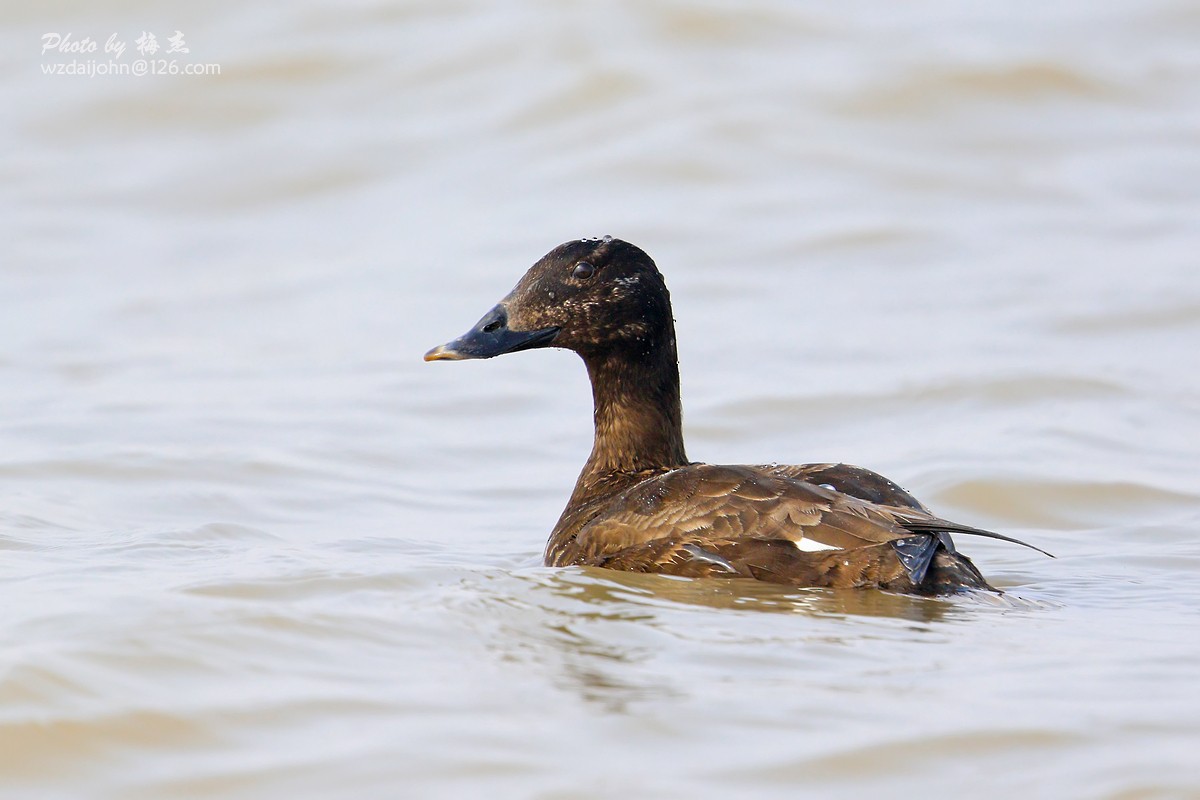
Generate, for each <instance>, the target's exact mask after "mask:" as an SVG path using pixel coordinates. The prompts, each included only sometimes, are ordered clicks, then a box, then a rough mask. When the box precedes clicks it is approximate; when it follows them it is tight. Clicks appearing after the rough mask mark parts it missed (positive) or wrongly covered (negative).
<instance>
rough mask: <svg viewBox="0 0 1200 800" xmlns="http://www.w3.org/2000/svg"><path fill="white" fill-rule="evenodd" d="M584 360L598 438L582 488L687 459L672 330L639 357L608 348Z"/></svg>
mask: <svg viewBox="0 0 1200 800" xmlns="http://www.w3.org/2000/svg"><path fill="white" fill-rule="evenodd" d="M584 362H585V363H586V364H587V369H588V377H589V378H591V381H592V400H593V403H594V421H595V427H596V438H595V442H594V443H593V445H592V454H591V455H590V456H589V457H588V460H587V463H586V464H585V465H584V468H583V472H582V473H581V474H580V476H579V482H578V483H577V484H576V487H575V488H576V492H577V493H579V492H581V491H586V489H587V487H589V486H595V485H596V484H598V483H602V482H605V479H607V478H611V477H614V476H616V475H619V474H627V473H636V472H642V471H645V470H654V469H673V468H675V467H681V466H683V465H685V464H687V463H688V460H687V454H686V453H685V452H684V449H683V423H682V416H683V415H682V411H681V409H680V403H679V362H678V357H677V356H676V350H675V336H674V332H673V331H671V330H669V329H668V330H667V331H665V332H664V336H663V341H662V342H660V343H659V344H658V345H657V346H651V347H648V348H645V349H642V350H640V351H639V352H637V353H636V355H634V356H631V354H630V353H629V352H621V351H618V352H609V353H605V354H603V355H594V356H592V355H585V356H584Z"/></svg>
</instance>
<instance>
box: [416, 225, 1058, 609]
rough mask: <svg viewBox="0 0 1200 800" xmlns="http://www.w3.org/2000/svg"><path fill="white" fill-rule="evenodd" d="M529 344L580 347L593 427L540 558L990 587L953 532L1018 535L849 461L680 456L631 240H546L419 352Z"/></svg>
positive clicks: (919, 590)
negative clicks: (453, 328) (495, 291)
mask: <svg viewBox="0 0 1200 800" xmlns="http://www.w3.org/2000/svg"><path fill="white" fill-rule="evenodd" d="M536 347H562V348H566V349H568V350H574V351H575V352H576V353H578V354H579V355H580V356H581V357H582V358H583V361H584V363H585V364H586V365H587V370H588V376H589V377H590V378H591V382H592V397H593V400H594V404H595V427H596V438H595V443H594V445H593V446H592V453H591V455H590V456H589V457H588V460H587V463H586V464H584V467H583V471H582V472H581V473H580V475H579V480H578V481H577V482H576V483H575V490H574V491H573V492H572V493H571V499H570V500H569V501H568V502H567V507H566V509H565V510H564V511H563V513H562V516H561V517H560V518H559V520H558V523H557V524H556V525H555V526H554V531H553V532H552V533H551V534H550V541H549V542H548V543H547V544H546V552H545V562H546V564H547V566H569V565H573V564H579V565H590V566H596V567H607V568H609V569H619V570H626V571H629V572H654V573H662V574H667V575H681V576H688V577H705V576H724V577H746V578H756V579H758V580H761V581H770V582H773V583H781V584H789V585H792V586H826V587H832V588H879V589H887V590H891V591H896V592H909V593H916V594H942V593H947V592H953V591H958V590H962V589H988V590H991V591H996V590H995V589H993V588H992V587H991V586H989V585H988V583H987V581H986V580H984V578H983V575H981V574H980V572H979V570H978V569H976V568H975V565H974V564H972V563H971V560H970V559H969V558H967V557H966V556H964V555H962V554H961V553H959V552H958V551H957V550H956V549H955V546H954V541H953V540H952V539H951V537H950V534H951V533H963V534H974V535H978V536H988V537H991V538H993V539H1003V540H1004V541H1009V542H1015V543H1017V544H1024V543H1023V542H1018V541H1017V540H1015V539H1010V538H1009V537H1007V536H1002V535H1000V534H997V533H992V532H990V531H984V530H980V529H978V528H971V527H968V526H966V525H959V524H957V523H953V522H948V521H946V520H944V519H940V518H939V517H936V516H934V515H933V514H931V513H930V512H929V511H928V510H927V509H926V508H925V507H924V506H923V505H921V504H920V503H919V502H917V500H916V499H914V498H913V497H912V496H911V495H910V494H908V492H906V491H904V490H903V489H901V488H900V487H899V486H897V485H896V484H894V483H892V482H891V481H889V480H888V479H886V478H884V477H883V476H882V475H879V474H877V473H874V472H871V471H870V470H866V469H862V468H861V467H853V466H849V465H846V464H804V465H800V466H776V465H771V466H716V465H713V464H702V463H697V462H694V461H690V460H688V457H687V454H686V453H685V452H684V448H683V429H682V425H681V411H680V404H679V366H678V357H677V355H676V349H675V323H674V320H673V319H672V316H671V299H670V294H669V293H668V292H667V287H666V284H665V283H664V282H663V278H662V275H661V274H659V271H658V269H657V267H655V265H654V262H653V261H652V260H651V259H650V256H648V255H646V253H645V252H643V251H642V250H641V249H639V248H637V247H635V246H634V245H632V244H629V243H628V242H624V241H621V240H620V239H613V238H612V237H608V236H606V237H604V238H602V239H581V240H578V241H573V242H567V243H566V244H562V245H559V246H558V247H556V248H554V249H553V250H551V251H550V252H549V253H547V254H546V255H545V256H544V257H543V258H542V259H541V260H540V261H538V262H537V263H536V264H534V265H533V267H531V268H530V270H529V271H528V272H527V273H525V277H523V278H521V281H520V283H518V284H517V286H516V288H515V289H513V290H512V292H511V293H509V295H508V296H507V297H505V298H504V299H503V300H501V301H500V303H499V304H498V305H497V306H496V307H495V308H493V309H492V310H491V311H489V312H488V313H487V314H486V315H484V317H483V319H481V320H479V322H478V323H477V324H476V325H475V327H474V328H472V329H471V330H470V331H468V332H467V333H466V334H464V335H463V336H460V337H459V338H457V339H455V340H454V341H452V342H448V343H447V344H444V345H441V346H439V347H435V348H433V349H432V350H430V351H429V352H428V353H426V354H425V360H426V361H441V360H450V361H454V360H460V359H468V358H491V357H493V356H498V355H502V354H504V353H514V352H517V351H519V350H530V349H533V348H536ZM1027 546H1031V545H1027ZM1034 549H1037V548H1034ZM1042 552H1044V551H1042Z"/></svg>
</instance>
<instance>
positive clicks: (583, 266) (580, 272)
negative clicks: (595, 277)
mask: <svg viewBox="0 0 1200 800" xmlns="http://www.w3.org/2000/svg"><path fill="white" fill-rule="evenodd" d="M595 271H596V268H595V267H593V266H592V265H591V264H589V263H588V262H586V261H580V262H579V263H578V264H576V265H575V269H573V270H572V271H571V277H573V278H578V279H579V280H581V281H586V280H587V279H588V278H590V277H592V274H593V273H594V272H595Z"/></svg>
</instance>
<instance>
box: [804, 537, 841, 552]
mask: <svg viewBox="0 0 1200 800" xmlns="http://www.w3.org/2000/svg"><path fill="white" fill-rule="evenodd" d="M792 544H794V545H796V549H797V550H803V551H804V552H805V553H815V552H817V551H818V550H841V549H842V548H840V547H834V546H833V545H831V544H825V543H824V542H815V541H813V540H812V539H804V538H800V539H793V540H792Z"/></svg>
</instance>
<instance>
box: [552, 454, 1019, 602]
mask: <svg viewBox="0 0 1200 800" xmlns="http://www.w3.org/2000/svg"><path fill="white" fill-rule="evenodd" d="M842 466H843V465H832V466H831V465H814V466H813V467H812V468H808V467H805V468H800V467H791V468H789V467H754V466H715V465H710V464H694V465H691V466H688V467H682V468H680V469H676V470H672V471H669V472H666V473H663V474H660V475H657V476H654V477H651V478H648V479H646V480H644V481H642V482H640V483H638V484H636V485H635V486H633V487H631V488H629V489H626V490H625V491H623V492H620V493H618V494H617V495H616V496H614V497H613V498H612V499H611V500H610V501H608V502H607V503H606V504H605V506H604V508H603V509H601V510H599V513H597V514H595V515H594V516H592V517H591V519H590V521H588V522H587V523H586V524H584V525H582V526H581V527H580V529H579V530H578V532H577V533H576V534H575V535H574V536H573V537H571V538H572V541H571V542H570V545H569V546H568V547H565V548H563V549H562V550H561V551H560V552H561V555H562V556H563V557H562V558H561V560H560V561H559V563H574V564H591V565H595V566H604V567H609V568H613V569H623V570H629V571H642V572H663V573H668V574H676V575H686V576H693V577H695V576H701V575H722V574H723V575H742V576H746V577H754V578H758V579H759V580H770V581H775V582H780V583H789V584H793V585H806V586H839V587H840V586H847V587H848V586H863V585H873V586H884V587H885V588H892V587H895V588H899V589H900V590H902V591H913V590H914V588H919V587H920V585H921V584H922V583H923V582H924V581H925V578H926V576H927V574H928V572H929V570H930V567H931V565H933V564H935V563H940V562H939V561H938V559H939V557H940V554H944V557H942V558H941V561H944V562H947V563H948V564H951V565H953V566H955V568H956V569H958V571H959V572H962V573H964V575H966V576H967V577H965V578H963V580H964V581H967V580H968V578H970V580H971V581H973V580H974V576H978V584H979V585H982V586H984V587H986V585H987V584H986V583H984V582H983V579H982V577H981V576H979V574H978V571H977V570H975V568H974V566H973V565H971V564H970V561H969V560H967V559H966V558H965V557H963V556H960V555H958V554H957V552H956V551H955V548H954V543H953V540H952V539H951V538H950V535H949V534H950V532H956V533H968V534H973V535H983V536H990V537H992V538H999V539H1004V540H1006V541H1016V540H1012V539H1009V538H1008V537H1004V536H1000V535H999V534H993V533H991V532H990V531H983V530H980V529H977V528H971V527H968V526H963V525H957V524H955V523H951V522H948V521H946V520H942V519H939V518H937V517H935V516H933V515H932V514H930V513H928V512H927V511H925V510H924V509H922V508H913V507H911V506H893V505H883V504H879V503H873V502H870V501H868V500H865V499H862V498H859V497H856V496H853V495H849V494H843V493H842V492H839V491H836V490H834V489H831V488H827V487H825V486H822V485H820V484H814V483H811V482H809V481H807V480H804V479H802V478H801V475H804V474H806V473H804V472H802V471H800V470H804V469H811V472H810V473H807V474H813V473H817V474H820V473H822V471H823V470H824V471H825V474H826V475H828V474H829V472H828V471H829V470H831V469H833V468H835V467H838V468H841V467H842ZM847 469H850V470H858V468H847ZM788 470H797V472H795V473H790V472H789V471H788ZM867 472H868V471H867V470H861V471H860V473H867ZM846 474H856V475H857V474H859V473H846ZM869 474H870V475H875V473H869ZM876 477H878V478H879V480H886V479H883V478H882V477H881V476H876ZM888 483H889V484H890V482H888ZM834 485H836V484H834ZM892 486H894V484H892ZM895 491H898V492H903V490H900V489H899V487H896V488H895ZM904 494H907V493H904ZM914 502H915V501H914ZM959 562H962V563H963V564H965V566H963V565H962V564H960V563H959ZM965 585H972V586H974V585H976V583H974V582H970V581H968V582H967V583H966V584H965Z"/></svg>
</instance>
